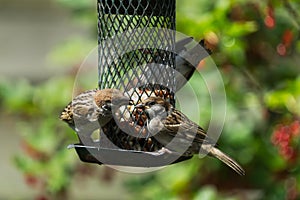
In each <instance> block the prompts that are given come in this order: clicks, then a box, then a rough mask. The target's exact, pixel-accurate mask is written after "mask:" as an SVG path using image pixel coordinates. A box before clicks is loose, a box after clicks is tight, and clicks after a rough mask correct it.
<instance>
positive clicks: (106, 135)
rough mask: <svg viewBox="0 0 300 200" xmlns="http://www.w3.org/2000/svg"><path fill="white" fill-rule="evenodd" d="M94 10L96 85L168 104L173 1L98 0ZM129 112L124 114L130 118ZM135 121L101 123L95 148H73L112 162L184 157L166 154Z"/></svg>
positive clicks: (155, 162)
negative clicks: (159, 98)
mask: <svg viewBox="0 0 300 200" xmlns="http://www.w3.org/2000/svg"><path fill="white" fill-rule="evenodd" d="M97 11H98V45H99V46H98V53H99V54H98V56H99V60H98V71H99V88H100V89H105V88H117V89H120V90H122V91H124V92H125V93H126V95H127V96H129V97H130V98H131V99H133V100H134V101H135V102H140V100H141V99H143V98H145V97H148V96H151V95H156V96H157V95H158V96H161V97H163V98H165V99H166V100H168V101H169V102H170V103H171V104H173V105H174V104H175V100H174V92H173V91H176V86H175V74H174V69H175V54H174V52H175V31H172V30H175V0H98V2H97ZM134 111H135V112H136V110H129V111H128V110H127V111H124V113H125V112H127V113H128V112H129V116H130V117H131V118H132V117H136V115H137V114H136V113H134ZM124 113H123V115H125V114H124ZM138 117H140V116H138ZM141 120H143V119H141ZM121 121H122V117H121ZM139 121H140V120H136V121H135V122H132V124H129V125H128V124H125V123H122V122H119V123H117V122H116V121H115V120H112V121H110V122H109V123H108V124H106V125H105V127H102V130H101V133H100V143H99V146H98V147H96V146H95V145H92V146H90V147H87V146H80V145H75V146H74V147H75V148H76V151H77V153H78V155H79V157H80V158H81V160H82V161H85V162H96V163H106V164H116V165H127V166H142V167H150V166H161V165H166V164H170V163H175V162H179V161H182V160H185V159H188V158H190V157H180V155H175V154H174V155H172V153H170V152H168V153H167V154H168V156H167V155H166V154H165V152H163V151H161V149H163V147H162V146H161V145H160V144H159V143H158V142H157V141H156V140H155V138H153V137H150V136H149V135H147V134H146V135H145V126H144V125H145V124H143V121H142V122H141V124H139ZM83 147H84V148H83Z"/></svg>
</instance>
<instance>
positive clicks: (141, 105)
mask: <svg viewBox="0 0 300 200" xmlns="http://www.w3.org/2000/svg"><path fill="white" fill-rule="evenodd" d="M145 107H146V106H145V105H144V104H142V103H140V104H137V105H136V106H135V108H137V109H144V108H145Z"/></svg>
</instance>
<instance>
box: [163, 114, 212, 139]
mask: <svg viewBox="0 0 300 200" xmlns="http://www.w3.org/2000/svg"><path fill="white" fill-rule="evenodd" d="M163 123H164V128H165V132H167V133H168V134H171V135H172V136H173V137H175V136H176V137H179V138H183V139H186V140H191V141H196V142H197V143H201V144H202V143H204V144H215V141H214V140H212V139H211V138H209V137H208V136H207V134H206V132H205V131H204V130H203V129H202V128H201V127H200V126H198V125H197V124H196V123H194V122H193V121H191V120H190V119H189V118H188V117H187V116H185V115H184V114H183V113H181V112H180V111H178V110H174V111H173V112H172V113H171V114H170V115H169V116H168V117H167V118H166V119H165V120H164V122H163Z"/></svg>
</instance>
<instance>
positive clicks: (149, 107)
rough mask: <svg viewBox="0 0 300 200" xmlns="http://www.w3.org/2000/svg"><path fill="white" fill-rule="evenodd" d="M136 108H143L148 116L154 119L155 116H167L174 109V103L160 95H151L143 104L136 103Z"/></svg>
mask: <svg viewBox="0 0 300 200" xmlns="http://www.w3.org/2000/svg"><path fill="white" fill-rule="evenodd" d="M136 108H141V109H143V110H144V112H145V114H146V115H147V117H148V118H150V119H153V118H154V117H160V118H164V117H166V116H167V115H168V112H169V111H171V110H172V105H171V104H170V103H169V102H168V101H165V100H164V99H162V98H160V97H149V98H147V99H145V100H144V101H143V102H142V103H141V104H138V105H136Z"/></svg>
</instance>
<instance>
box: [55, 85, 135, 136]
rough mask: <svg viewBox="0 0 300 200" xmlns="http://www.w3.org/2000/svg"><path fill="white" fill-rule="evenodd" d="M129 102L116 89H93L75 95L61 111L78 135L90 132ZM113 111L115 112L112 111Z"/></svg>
mask: <svg viewBox="0 0 300 200" xmlns="http://www.w3.org/2000/svg"><path fill="white" fill-rule="evenodd" d="M127 104H130V99H129V98H128V97H127V96H125V95H124V94H123V92H121V91H120V90H118V89H103V90H99V89H93V90H88V91H85V92H83V93H81V94H79V95H78V96H76V97H75V98H74V99H73V100H72V101H71V102H70V103H69V104H68V105H67V106H66V107H65V108H64V110H63V111H62V112H61V114H60V117H59V118H60V120H62V121H64V122H66V123H67V124H68V125H69V126H70V127H71V128H72V129H73V130H74V131H75V132H76V133H77V134H78V135H79V136H84V137H89V136H90V134H91V133H92V132H93V131H95V130H96V129H99V128H100V127H102V126H104V125H105V124H107V123H108V122H109V121H110V120H112V118H113V115H114V114H115V115H116V116H117V115H118V113H117V109H114V110H113V108H119V107H121V106H123V105H127ZM114 111H115V112H114Z"/></svg>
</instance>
